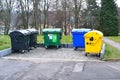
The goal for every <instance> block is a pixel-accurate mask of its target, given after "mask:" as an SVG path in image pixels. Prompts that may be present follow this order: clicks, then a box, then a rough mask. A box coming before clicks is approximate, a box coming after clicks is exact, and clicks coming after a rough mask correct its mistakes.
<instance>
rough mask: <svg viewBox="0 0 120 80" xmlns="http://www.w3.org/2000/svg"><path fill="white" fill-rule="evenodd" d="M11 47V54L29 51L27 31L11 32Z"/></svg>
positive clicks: (28, 34)
mask: <svg viewBox="0 0 120 80" xmlns="http://www.w3.org/2000/svg"><path fill="white" fill-rule="evenodd" d="M9 35H10V38H11V47H12V52H14V51H21V52H22V51H23V50H29V42H30V33H29V31H27V30H16V31H13V32H11V33H10V34H9Z"/></svg>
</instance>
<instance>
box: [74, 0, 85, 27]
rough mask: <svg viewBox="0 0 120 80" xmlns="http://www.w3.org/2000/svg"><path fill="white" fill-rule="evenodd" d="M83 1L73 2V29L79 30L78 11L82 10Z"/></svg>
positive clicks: (75, 0)
mask: <svg viewBox="0 0 120 80" xmlns="http://www.w3.org/2000/svg"><path fill="white" fill-rule="evenodd" d="M83 2H84V0H73V3H74V15H75V27H76V28H79V25H78V24H79V18H80V11H81V9H82V4H83Z"/></svg>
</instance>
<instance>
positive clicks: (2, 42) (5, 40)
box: [0, 35, 11, 50]
mask: <svg viewBox="0 0 120 80" xmlns="http://www.w3.org/2000/svg"><path fill="white" fill-rule="evenodd" d="M10 43H11V41H10V37H9V36H8V35H0V50H3V49H6V48H10V47H11V44H10Z"/></svg>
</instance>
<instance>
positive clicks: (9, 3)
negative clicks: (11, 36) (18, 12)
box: [0, 0, 14, 34]
mask: <svg viewBox="0 0 120 80" xmlns="http://www.w3.org/2000/svg"><path fill="white" fill-rule="evenodd" d="M13 5H14V0H5V1H3V0H0V7H1V16H2V17H1V21H2V22H3V23H4V24H5V27H4V34H8V32H9V29H10V22H11V16H12V10H13Z"/></svg>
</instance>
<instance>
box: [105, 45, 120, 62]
mask: <svg viewBox="0 0 120 80" xmlns="http://www.w3.org/2000/svg"><path fill="white" fill-rule="evenodd" d="M105 44H106V46H105V55H104V58H103V60H120V51H119V50H117V49H116V48H114V47H112V46H110V45H109V44H107V43H105Z"/></svg>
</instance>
